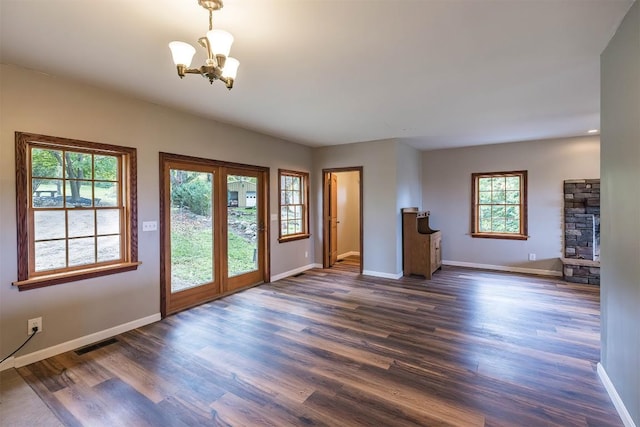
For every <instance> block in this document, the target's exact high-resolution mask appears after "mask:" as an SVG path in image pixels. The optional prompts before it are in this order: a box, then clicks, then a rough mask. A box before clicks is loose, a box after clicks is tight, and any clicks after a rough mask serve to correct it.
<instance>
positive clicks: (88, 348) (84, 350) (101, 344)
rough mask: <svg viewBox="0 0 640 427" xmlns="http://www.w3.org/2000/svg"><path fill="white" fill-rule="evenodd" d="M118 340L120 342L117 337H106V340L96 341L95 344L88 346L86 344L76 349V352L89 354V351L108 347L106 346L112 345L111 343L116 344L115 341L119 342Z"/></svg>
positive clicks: (80, 354) (79, 354)
mask: <svg viewBox="0 0 640 427" xmlns="http://www.w3.org/2000/svg"><path fill="white" fill-rule="evenodd" d="M117 342H118V340H117V339H115V338H109V339H106V340H104V341H100V342H97V343H95V344H91V345H88V346H86V347H81V348H79V349H77V350H76V351H75V353H76V354H77V355H78V356H82V355H83V354H87V353H89V352H90V351H93V350H97V349H99V348H102V347H106V346H108V345H111V344H115V343H117Z"/></svg>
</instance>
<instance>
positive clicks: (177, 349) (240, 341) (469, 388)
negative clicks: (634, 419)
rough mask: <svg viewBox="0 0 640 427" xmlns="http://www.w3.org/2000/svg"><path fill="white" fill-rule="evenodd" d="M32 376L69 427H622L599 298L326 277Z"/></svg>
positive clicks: (536, 288) (190, 315) (462, 276)
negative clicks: (604, 371)
mask: <svg viewBox="0 0 640 427" xmlns="http://www.w3.org/2000/svg"><path fill="white" fill-rule="evenodd" d="M116 338H117V340H118V341H117V342H116V343H112V344H110V345H106V346H104V347H101V348H98V349H95V350H93V351H90V352H88V353H85V354H83V355H77V354H76V353H75V352H68V353H64V354H61V355H58V356H55V357H52V358H50V359H47V360H44V361H41V362H38V363H34V364H32V365H29V366H26V367H23V368H20V369H19V372H20V374H21V375H22V376H23V377H24V378H25V379H26V380H27V382H28V383H29V384H30V385H31V386H32V387H33V388H34V390H35V391H36V392H37V393H38V395H39V396H40V397H41V398H42V399H43V400H44V402H45V403H46V404H47V405H48V406H49V407H50V408H51V409H52V410H53V411H54V412H55V413H56V414H57V416H58V417H59V418H60V420H61V421H62V422H63V423H64V424H66V425H68V426H79V425H85V426H186V425H223V426H272V425H273V426H311V425H313V426H324V425H329V426H357V425H362V426H374V425H376V426H483V425H485V426H527V427H531V426H564V427H566V426H621V425H622V423H621V421H620V419H619V417H618V415H617V414H616V411H615V409H614V407H613V405H612V403H611V402H610V400H609V398H608V396H607V394H606V392H605V390H604V388H603V386H602V385H601V383H600V382H599V380H598V378H597V374H596V370H595V368H596V363H597V361H598V360H599V351H600V349H599V289H598V288H597V287H594V286H587V285H576V284H569V283H565V282H562V281H560V280H553V279H549V278H539V277H533V276H520V275H512V274H506V273H497V272H486V271H485V272H483V271H474V270H466V269H459V268H452V267H445V268H444V269H443V270H442V271H440V272H438V273H436V274H435V275H434V278H433V279H432V280H431V281H425V280H421V279H420V278H413V277H411V278H403V279H401V280H397V281H395V280H386V279H379V278H373V277H367V276H359V275H357V274H353V272H352V271H342V270H341V269H340V268H338V269H330V270H310V271H308V272H306V273H305V274H304V275H302V276H299V277H291V278H288V279H283V280H280V281H278V282H275V283H272V284H266V285H262V286H259V287H256V288H252V289H249V290H247V291H244V292H240V293H238V294H234V295H231V296H229V297H226V298H224V299H220V300H217V301H214V302H211V303H208V304H205V305H202V306H200V307H196V308H194V309H191V310H188V311H184V312H181V313H178V314H176V315H174V316H171V317H168V318H166V319H164V320H162V321H160V322H157V323H154V324H152V325H148V326H146V327H143V328H139V329H136V330H134V331H130V332H127V333H125V334H122V335H119V336H117V337H116Z"/></svg>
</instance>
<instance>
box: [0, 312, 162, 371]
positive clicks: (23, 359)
mask: <svg viewBox="0 0 640 427" xmlns="http://www.w3.org/2000/svg"><path fill="white" fill-rule="evenodd" d="M160 319H161V316H160V313H156V314H152V315H151V316H147V317H143V318H141V319H137V320H133V321H131V322H127V323H123V324H122V325H118V326H114V327H113V328H109V329H105V330H103V331H100V332H95V333H93V334H89V335H85V336H83V337H80V338H76V339H73V340H71V341H67V342H63V343H62V344H58V345H54V346H53V347H47V348H44V349H42V350H38V351H34V352H33V353H29V354H25V355H24V356H18V357H12V358H9V359H7V360H6V361H5V362H4V363H3V364H2V365H0V371H4V370H5V369H9V368H20V367H22V366H26V365H29V364H31V363H35V362H39V361H41V360H44V359H46V358H48V357H52V356H55V355H57V354H60V353H64V352H66V351H70V350H74V349H76V348H79V347H83V346H85V345H89V344H93V343H94V342H97V341H102V340H105V339H107V338H111V337H113V336H115V335H118V334H121V333H124V332H127V331H130V330H132V329H136V328H139V327H141V326H145V325H148V324H150V323H154V322H157V321H158V320H160Z"/></svg>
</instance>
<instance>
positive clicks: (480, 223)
mask: <svg viewBox="0 0 640 427" xmlns="http://www.w3.org/2000/svg"><path fill="white" fill-rule="evenodd" d="M471 179H472V188H473V210H472V225H471V226H472V232H471V235H472V236H473V237H490V238H498V239H520V240H526V239H527V238H528V235H527V171H516V172H491V173H474V174H472V178H471Z"/></svg>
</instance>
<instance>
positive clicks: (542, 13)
mask: <svg viewBox="0 0 640 427" xmlns="http://www.w3.org/2000/svg"><path fill="white" fill-rule="evenodd" d="M632 2H633V0H386V1H382V0H225V7H224V8H223V9H222V10H220V11H217V12H214V28H222V29H226V30H228V31H229V32H231V33H232V34H233V35H234V36H235V43H234V45H233V47H232V49H231V55H232V56H234V57H236V58H238V59H239V60H240V68H239V71H238V77H237V79H236V82H235V86H234V88H233V90H231V91H227V89H226V88H225V86H224V84H222V83H221V82H215V83H214V84H213V86H211V85H209V83H208V81H207V80H205V79H204V78H201V77H199V76H197V75H187V76H186V77H185V78H184V79H183V80H180V78H179V77H178V75H177V73H176V70H175V66H174V65H173V62H172V60H171V55H170V52H169V49H168V47H167V44H168V43H169V42H170V41H172V40H181V41H186V42H188V43H190V44H192V45H194V46H196V48H197V49H198V52H197V53H196V56H195V57H194V62H193V63H192V66H200V65H201V64H202V63H203V62H204V58H205V52H204V49H202V48H200V47H199V46H198V45H197V44H196V41H197V39H198V38H199V37H201V36H203V35H204V33H205V32H206V31H207V29H208V15H207V11H206V10H204V9H202V8H201V7H200V6H199V5H198V2H197V0H0V6H1V8H0V20H1V21H0V24H1V33H0V35H1V50H0V54H1V60H2V62H3V63H5V64H15V65H18V66H22V67H26V68H30V69H34V70H38V71H42V72H45V73H48V74H52V75H57V76H68V77H71V78H74V79H77V80H80V81H83V82H86V83H89V84H91V85H94V86H98V87H104V88H108V89H112V90H116V91H118V92H124V93H128V94H131V95H133V96H135V97H137V98H141V99H145V100H147V101H150V102H153V103H157V104H160V105H166V106H170V107H174V108H178V109H181V110H184V111H188V112H191V113H194V114H197V115H199V116H203V117H207V118H211V119H215V120H218V121H221V122H225V123H231V124H235V125H238V126H242V127H245V128H248V129H252V130H256V131H258V132H262V133H265V134H269V135H273V136H277V137H280V138H284V139H287V140H290V141H294V142H299V143H302V144H306V145H310V146H323V145H334V144H345V143H352V142H360V141H371V140H379V139H389V138H397V139H400V140H402V141H406V142H407V143H409V144H410V145H413V146H415V147H417V148H420V149H436V148H446V147H460V146H470V145H479V144H489V143H500V142H510V141H524V140H532V139H545V138H556V137H566V136H577V135H584V134H586V131H587V130H588V129H592V128H598V127H599V125H600V65H599V57H600V53H601V52H602V50H603V49H604V48H605V46H606V45H607V43H608V41H609V40H610V38H611V37H612V36H613V34H614V32H615V29H616V28H617V26H618V25H619V23H620V22H621V20H622V18H623V16H624V15H625V13H626V12H627V10H628V9H629V7H630V6H631V3H632Z"/></svg>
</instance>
